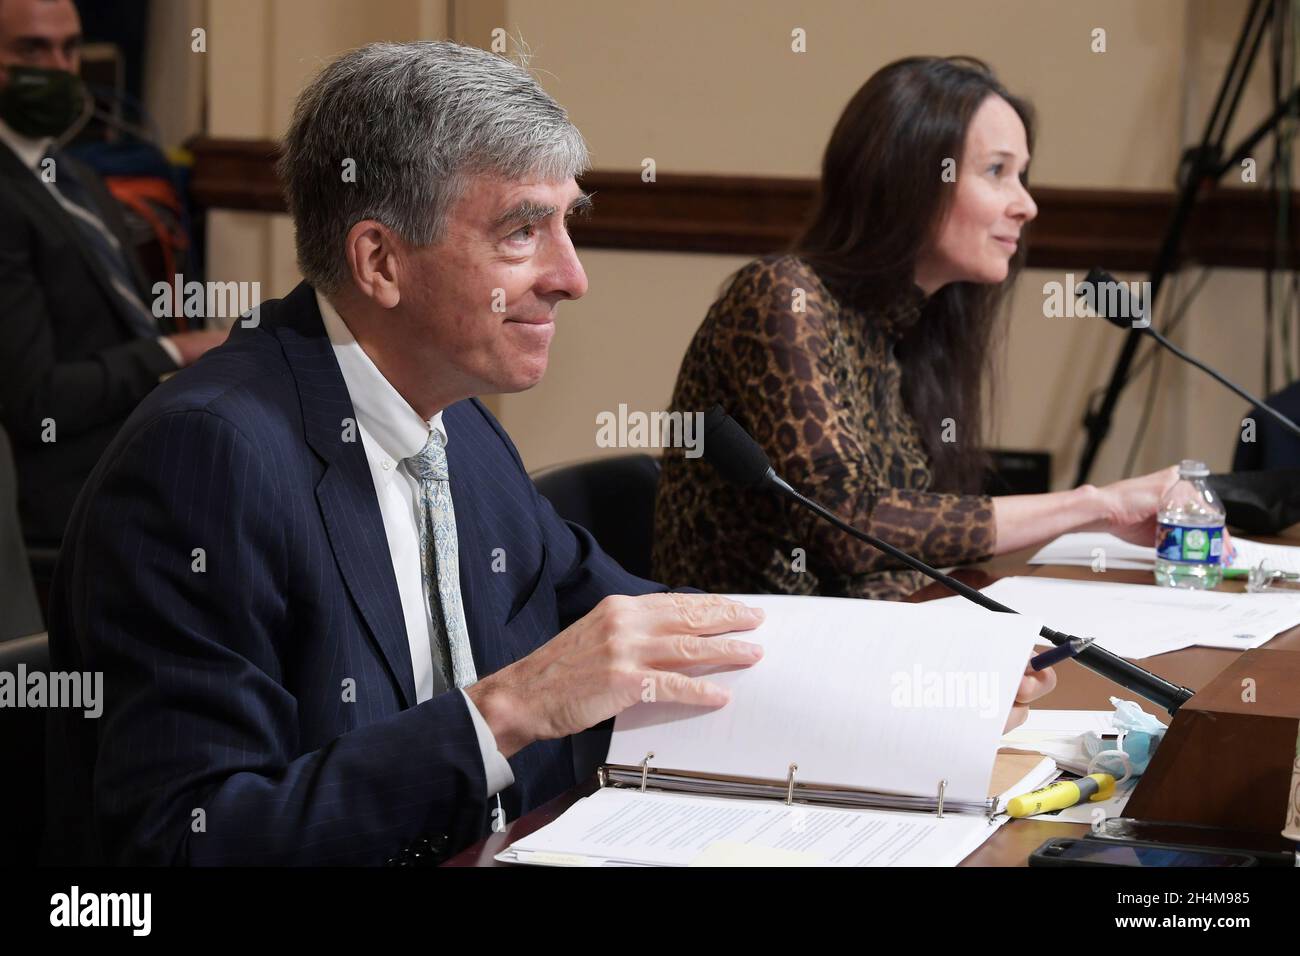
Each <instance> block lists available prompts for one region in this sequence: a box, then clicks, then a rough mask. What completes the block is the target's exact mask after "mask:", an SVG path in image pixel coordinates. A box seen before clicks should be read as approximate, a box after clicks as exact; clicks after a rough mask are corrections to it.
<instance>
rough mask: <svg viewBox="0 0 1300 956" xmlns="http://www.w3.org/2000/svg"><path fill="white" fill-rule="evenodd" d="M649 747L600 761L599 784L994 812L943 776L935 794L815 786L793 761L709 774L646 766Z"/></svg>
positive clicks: (994, 803) (938, 812) (993, 805)
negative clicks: (638, 754)
mask: <svg viewBox="0 0 1300 956" xmlns="http://www.w3.org/2000/svg"><path fill="white" fill-rule="evenodd" d="M653 759H654V752H653V751H651V752H649V753H647V754H646V755H645V759H644V760H642V762H641V766H640V767H629V766H625V765H620V764H604V765H603V766H601V767H600V768H599V769H598V770H597V771H596V780H597V783H598V785H599V786H600V787H602V788H603V787H623V788H631V789H636V790H640V791H642V792H645V791H649V790H654V791H658V792H663V793H680V794H692V795H695V796H706V797H732V798H735V799H742V800H781V801H783V802H784V803H785V805H786V806H793V805H794V804H795V803H796V802H798V803H803V804H812V805H819V806H831V807H842V808H853V807H857V808H869V809H874V810H909V811H913V812H917V813H933V814H934V815H935V816H937V817H940V818H942V817H943V815H944V812H945V811H947V812H955V813H979V814H982V815H984V816H985V817H987V818H988V819H989V820H990V821H991V820H992V819H993V818H994V816H995V815H996V814H997V812H998V803H999V801H998V798H997V797H988V798H986V799H984V800H948V799H946V798H945V797H946V791H947V789H948V781H947V780H939V781H938V782H937V783H936V785H935V793H934V796H922V795H909V794H903V793H881V792H878V791H872V790H860V789H856V788H852V787H831V786H818V785H814V784H808V783H800V782H799V781H798V780H797V779H796V775H797V774H798V771H799V765H798V764H797V763H791V764H790V765H789V766H788V767H787V768H786V779H785V782H784V783H777V782H776V781H774V780H763V779H760V778H757V777H735V776H713V775H709V774H701V773H691V772H683V771H674V770H661V769H658V768H656V767H653V766H651V763H650V761H651V760H653Z"/></svg>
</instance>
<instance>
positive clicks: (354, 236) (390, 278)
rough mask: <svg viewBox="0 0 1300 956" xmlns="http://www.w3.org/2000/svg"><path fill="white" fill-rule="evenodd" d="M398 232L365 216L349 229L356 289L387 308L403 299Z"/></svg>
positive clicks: (349, 253) (347, 249)
mask: <svg viewBox="0 0 1300 956" xmlns="http://www.w3.org/2000/svg"><path fill="white" fill-rule="evenodd" d="M399 242H400V240H399V239H398V238H397V235H396V234H395V233H394V232H393V231H392V230H391V229H389V228H388V227H387V226H385V225H383V224H382V223H379V222H376V221H375V220H373V219H363V220H362V221H361V222H359V223H357V224H356V225H354V226H353V227H352V228H351V229H349V230H348V238H347V244H346V246H345V252H346V254H347V259H348V270H349V271H350V272H351V273H352V282H353V284H354V285H355V286H356V287H357V290H358V291H359V292H360V293H361V294H362V295H364V296H366V297H368V298H369V299H370V300H371V301H373V302H374V303H375V304H376V305H378V306H380V307H381V308H384V309H392V308H396V306H397V304H398V303H399V302H401V301H402V292H401V276H402V256H401V255H400V254H399V249H398V244H399Z"/></svg>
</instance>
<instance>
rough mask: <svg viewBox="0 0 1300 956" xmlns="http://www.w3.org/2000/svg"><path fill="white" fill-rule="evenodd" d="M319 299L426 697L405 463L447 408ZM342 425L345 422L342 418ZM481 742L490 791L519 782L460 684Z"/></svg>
mask: <svg viewBox="0 0 1300 956" xmlns="http://www.w3.org/2000/svg"><path fill="white" fill-rule="evenodd" d="M316 304H317V305H318V306H319V307H320V314H321V318H322V319H324V321H325V332H326V334H327V335H328V336H329V339H330V344H331V345H332V346H333V347H334V357H335V358H337V359H338V363H339V369H340V370H341V371H342V372H343V383H344V384H345V385H346V386H347V388H348V395H349V396H350V397H351V398H352V408H353V410H354V411H355V412H356V414H357V435H359V436H360V438H361V447H362V448H363V449H364V450H365V453H366V461H367V462H368V463H369V465H370V476H371V478H373V479H374V483H375V494H376V496H377V497H378V498H379V512H380V514H381V515H382V516H383V519H384V533H385V535H386V536H387V538H388V551H389V555H390V557H391V558H392V561H393V575H394V576H395V577H396V578H397V593H398V596H399V597H400V598H401V601H402V617H403V618H404V619H405V621H406V640H407V643H408V644H410V648H411V670H412V671H413V673H414V676H415V699H416V701H417V702H420V701H426V700H428V699H429V698H431V697H432V696H433V654H432V651H431V650H430V647H429V635H430V634H431V632H432V630H431V629H432V627H433V609H432V608H431V607H430V605H429V596H428V594H426V593H425V590H424V582H423V579H422V577H421V570H420V534H419V526H418V524H417V521H418V515H419V510H418V505H417V498H416V494H417V492H418V489H419V482H418V481H417V480H416V478H415V476H414V475H412V474H411V473H410V472H409V471H408V470H407V466H406V465H405V464H403V460H404V459H407V458H410V457H411V456H412V455H415V454H417V453H418V452H419V451H420V450H421V449H422V448H424V446H425V443H426V442H428V440H429V434H430V433H431V431H432V430H433V429H435V428H436V429H437V430H438V432H439V433H440V434H441V435H442V438H443V441H444V442H446V441H447V440H448V439H449V436H448V435H447V429H446V428H444V427H443V424H442V412H438V414H436V415H434V416H433V418H431V419H429V420H428V421H427V422H426V421H425V420H424V419H422V418H421V417H420V416H419V415H418V414H417V413H416V411H415V409H413V408H412V407H411V406H410V405H409V404H407V401H406V399H404V398H402V396H401V394H399V393H398V391H397V389H395V388H393V386H392V383H390V382H389V381H388V379H386V378H384V375H383V373H382V372H380V371H379V369H378V368H377V367H376V366H375V363H374V362H373V361H371V359H370V356H369V355H367V354H366V352H365V350H364V349H363V348H362V347H361V346H360V344H358V342H357V340H356V339H355V338H354V337H353V335H352V332H351V330H350V329H349V328H348V326H347V323H346V322H345V321H344V320H343V317H342V316H340V315H339V313H338V311H337V310H336V309H335V308H334V306H333V305H332V304H331V303H330V301H329V300H328V299H326V298H325V297H324V296H323V295H321V294H320V293H319V292H317V293H316ZM339 427H340V428H342V427H343V426H342V423H340V425H339ZM460 693H461V694H463V695H464V697H465V705H466V706H467V707H468V708H469V715H470V718H471V719H472V720H473V721H474V730H475V731H476V732H477V733H478V743H479V750H481V751H482V753H483V770H484V774H485V776H486V777H487V796H489V797H490V796H492V795H493V794H495V793H498V792H499V791H501V790H504V789H505V788H506V787H508V786H510V785H511V784H512V783H514V782H515V775H514V773H513V771H511V769H510V764H509V763H508V762H507V761H506V758H505V757H503V756H502V755H501V752H500V751H499V750H497V742H496V738H495V737H494V736H493V735H492V729H491V728H490V727H488V724H487V721H486V720H484V719H483V715H482V714H480V713H479V711H478V708H477V707H475V706H474V702H473V701H472V700H470V698H469V695H468V694H465V692H464V691H463V690H462V691H461V692H460Z"/></svg>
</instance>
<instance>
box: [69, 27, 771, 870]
mask: <svg viewBox="0 0 1300 956" xmlns="http://www.w3.org/2000/svg"><path fill="white" fill-rule="evenodd" d="M586 158H587V157H586V149H585V146H584V145H583V142H582V139H581V137H580V135H579V134H578V132H577V130H576V129H574V127H573V126H572V124H571V123H570V122H569V121H568V118H567V116H566V115H565V113H564V111H563V109H561V107H560V106H559V105H558V104H557V103H555V101H554V100H552V99H551V98H550V97H549V96H548V95H547V94H546V93H545V92H543V91H542V89H541V88H540V87H539V86H538V85H537V84H536V83H535V82H534V81H533V79H532V78H531V77H530V76H529V75H528V73H527V72H525V71H524V70H523V69H521V68H519V67H517V66H515V65H513V64H511V63H510V62H508V61H506V60H504V59H502V58H499V57H496V56H493V55H491V54H488V53H486V52H484V51H481V50H477V49H472V48H467V47H461V46H457V45H454V44H450V43H414V44H377V45H374V46H369V47H366V48H363V49H360V50H357V51H354V52H353V53H350V54H348V55H346V56H344V57H343V58H342V59H340V60H339V61H337V62H336V63H334V64H332V65H331V66H329V67H327V68H326V69H325V71H324V72H323V73H322V74H321V75H320V76H319V77H318V78H317V79H316V80H315V81H314V82H313V83H312V84H311V86H310V87H309V88H308V89H307V90H306V91H305V92H304V93H303V95H302V97H301V99H300V100H299V103H298V107H297V110H296V112H295V115H294V119H293V123H292V126H291V129H290V130H289V133H288V136H287V137H286V140H285V148H284V155H283V159H282V161H281V165H280V170H281V174H282V176H283V178H284V181H285V184H286V187H287V190H288V196H289V204H290V209H291V211H292V213H293V217H294V222H295V226H296V228H297V244H298V252H299V262H300V265H301V268H302V271H303V273H304V275H305V276H306V279H307V281H306V282H305V283H304V284H302V285H300V286H299V287H298V288H297V289H295V290H294V291H293V292H292V293H291V294H290V295H289V296H287V297H286V298H284V299H282V300H278V301H273V302H267V303H265V304H264V305H263V306H262V307H261V310H260V315H259V320H258V323H257V324H256V326H255V327H249V328H237V329H236V330H235V331H234V333H233V334H232V335H231V338H230V341H229V342H228V343H227V344H225V345H224V346H222V347H221V348H219V349H216V350H214V351H213V352H212V353H210V354H209V355H208V356H207V357H206V358H204V359H203V360H202V361H201V362H199V363H198V364H197V365H195V367H194V368H193V369H190V370H187V371H186V372H184V373H183V374H181V375H178V376H177V377H176V378H175V379H173V380H172V381H171V382H169V383H167V384H166V385H164V386H162V387H161V388H159V389H158V390H157V391H155V392H154V393H153V395H152V396H151V397H150V398H149V400H148V401H146V402H145V403H144V404H143V405H142V406H141V407H140V408H139V409H138V410H137V411H136V413H135V414H134V415H133V416H132V417H131V419H130V420H129V421H128V422H127V424H126V426H125V427H124V428H123V429H122V432H121V433H120V434H119V436H118V438H117V439H116V441H115V442H114V443H113V445H112V446H111V447H110V448H109V449H108V451H107V452H106V454H105V456H104V458H103V459H102V460H101V463H100V465H99V467H98V468H97V469H96V471H95V473H94V474H93V475H92V477H91V479H90V481H89V482H88V484H87V487H86V490H85V492H84V493H83V494H82V496H81V498H80V499H79V501H78V505H77V508H76V510H75V511H74V514H73V518H72V521H71V524H70V527H69V532H68V537H67V541H66V543H65V556H64V560H63V561H62V562H61V564H60V568H59V575H58V578H57V580H56V582H55V587H54V593H53V598H52V601H51V604H52V609H53V611H52V621H51V627H50V632H51V635H50V639H51V654H52V658H53V662H52V665H51V666H52V667H53V668H55V669H57V670H70V671H71V670H86V669H89V670H101V669H102V670H103V671H104V672H105V680H104V698H105V699H104V714H103V717H102V719H101V720H99V721H98V722H94V723H92V722H89V721H87V720H84V719H82V718H81V717H80V716H77V715H74V714H72V713H71V712H68V713H64V712H55V713H53V714H52V721H51V723H52V727H51V763H52V767H53V773H54V775H55V781H56V785H55V786H53V787H52V788H51V798H50V800H51V802H50V808H49V810H50V812H49V838H50V850H51V855H52V856H54V857H57V858H61V859H67V858H69V857H76V858H82V859H92V860H98V859H107V860H109V861H117V862H150V863H153V862H164V863H240V862H302V863H378V862H385V861H388V862H397V863H400V862H422V861H430V860H431V861H438V860H441V859H443V858H445V857H446V855H448V854H449V853H450V852H452V851H454V850H455V849H457V848H459V847H461V846H464V845H466V844H467V843H469V842H471V841H472V840H474V839H476V838H477V837H479V836H480V835H482V834H483V833H484V832H486V830H487V828H488V826H489V825H490V822H491V819H492V817H493V816H497V817H498V818H499V817H500V816H501V815H504V816H506V817H513V816H514V815H515V814H518V813H520V812H523V811H526V810H527V809H529V808H531V807H533V806H535V805H537V804H538V803H539V802H541V801H543V800H546V799H548V798H550V797H552V796H554V795H556V794H557V793H559V792H560V791H562V790H563V789H565V788H566V787H569V786H571V785H573V783H574V782H575V781H576V780H577V779H578V778H579V777H580V776H581V775H582V773H583V772H584V771H585V770H587V769H589V768H587V767H585V766H581V765H580V764H581V761H580V760H578V758H577V757H576V755H575V753H574V750H573V747H572V744H571V738H570V735H573V734H576V733H578V732H579V731H582V730H584V729H585V728H589V727H592V726H594V725H596V724H598V723H600V722H601V721H604V720H605V719H607V718H609V717H610V716H612V715H614V714H616V713H618V712H620V711H621V710H623V709H625V708H626V707H628V706H630V705H631V704H633V703H635V702H637V701H639V700H641V699H642V697H643V695H644V694H645V693H646V690H647V688H648V687H653V690H654V695H655V698H656V699H658V700H665V701H674V700H675V701H688V702H692V703H697V704H701V705H704V706H719V705H721V704H723V703H725V702H726V699H727V696H726V692H725V691H724V690H722V689H721V688H719V687H717V686H716V685H714V684H711V683H710V682H709V681H707V680H705V679H702V678H692V677H688V676H685V675H684V674H683V673H682V672H683V671H684V670H686V669H687V668H689V667H691V666H693V665H701V664H717V665H729V666H745V665H749V664H752V663H753V662H754V661H756V660H757V659H758V658H759V656H760V652H759V650H758V648H757V647H756V646H755V645H753V644H751V643H749V642H746V641H742V640H739V639H736V638H724V637H713V636H712V635H718V634H723V633H726V632H729V631H736V630H744V629H748V628H752V627H754V626H755V625H756V624H757V623H758V621H759V619H760V614H759V612H757V611H751V610H749V609H747V608H745V607H743V606H742V605H740V604H737V603H735V602H731V601H727V600H725V599H722V598H718V597H713V596H707V595H679V594H669V593H664V590H665V589H664V588H662V587H661V586H660V585H657V584H654V583H653V582H650V581H644V580H642V579H640V578H636V577H633V576H632V575H629V574H628V573H626V572H625V571H623V570H622V569H621V568H619V567H618V566H617V565H616V564H615V563H614V562H613V561H612V560H610V559H609V558H608V557H607V556H606V555H605V554H604V553H603V552H601V550H600V549H599V547H598V546H597V545H596V543H595V541H594V540H593V539H592V538H591V536H590V535H588V534H587V533H586V532H585V531H584V530H582V529H581V528H578V527H576V526H573V525H569V524H566V523H565V522H563V521H561V520H560V519H559V518H558V517H557V516H556V515H555V513H554V511H553V510H552V509H551V507H550V505H549V504H548V503H547V502H546V501H545V500H544V499H542V498H541V497H540V496H538V495H537V493H536V491H535V490H534V488H533V486H532V484H531V482H530V481H529V480H528V477H527V475H526V474H525V472H524V469H523V465H522V463H521V462H520V460H519V456H518V454H517V453H516V451H515V449H514V446H513V445H512V444H511V443H510V440H509V438H508V437H507V436H506V434H505V432H504V431H503V430H502V429H501V426H500V425H499V424H498V423H497V422H496V421H495V420H494V419H493V418H492V416H491V415H490V414H489V413H488V412H487V410H486V409H485V408H484V407H483V406H482V405H481V404H480V403H479V402H478V401H477V400H476V399H475V398H474V396H476V395H479V394H483V393H491V392H513V391H519V390H521V389H526V388H529V387H531V386H532V385H534V384H536V383H537V382H538V381H539V380H540V379H541V377H542V374H543V373H544V372H545V370H546V363H547V353H548V348H549V345H550V341H551V336H552V335H553V333H554V328H555V326H554V319H555V311H556V307H557V306H558V304H559V303H560V302H561V301H562V300H565V299H574V298H577V297H579V296H581V295H582V294H583V293H584V292H585V291H586V288H587V281H586V277H585V275H584V274H583V270H582V266H581V265H580V264H579V262H578V259H577V255H576V254H575V252H574V249H573V244H572V242H571V241H570V239H569V235H568V231H567V228H566V220H567V218H568V216H569V215H571V214H572V213H573V212H575V211H576V210H579V209H581V208H582V207H583V206H584V205H585V203H586V198H585V197H584V196H583V194H582V193H581V191H580V190H579V188H578V186H577V184H576V182H575V178H574V177H575V175H576V174H578V173H579V172H581V171H582V169H583V167H584V165H585V163H586ZM498 807H499V810H498Z"/></svg>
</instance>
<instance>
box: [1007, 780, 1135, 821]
mask: <svg viewBox="0 0 1300 956" xmlns="http://www.w3.org/2000/svg"><path fill="white" fill-rule="evenodd" d="M1114 793H1115V778H1114V777H1112V776H1111V775H1110V774H1108V773H1090V774H1088V776H1086V777H1080V778H1079V779H1078V780H1058V781H1056V783H1050V784H1048V785H1047V786H1046V787H1040V788H1039V789H1037V790H1033V791H1030V792H1029V793H1024V794H1021V795H1020V796H1018V797H1012V798H1011V799H1010V800H1009V801H1007V815H1008V816H1012V817H1032V816H1033V815H1034V814H1035V813H1050V812H1051V811H1053V810H1064V809H1065V808H1066V807H1073V806H1075V805H1076V804H1080V803H1083V802H1084V801H1085V800H1090V801H1092V802H1094V803H1095V802H1096V801H1098V800H1109V799H1110V798H1111V797H1112V796H1113V795H1114Z"/></svg>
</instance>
